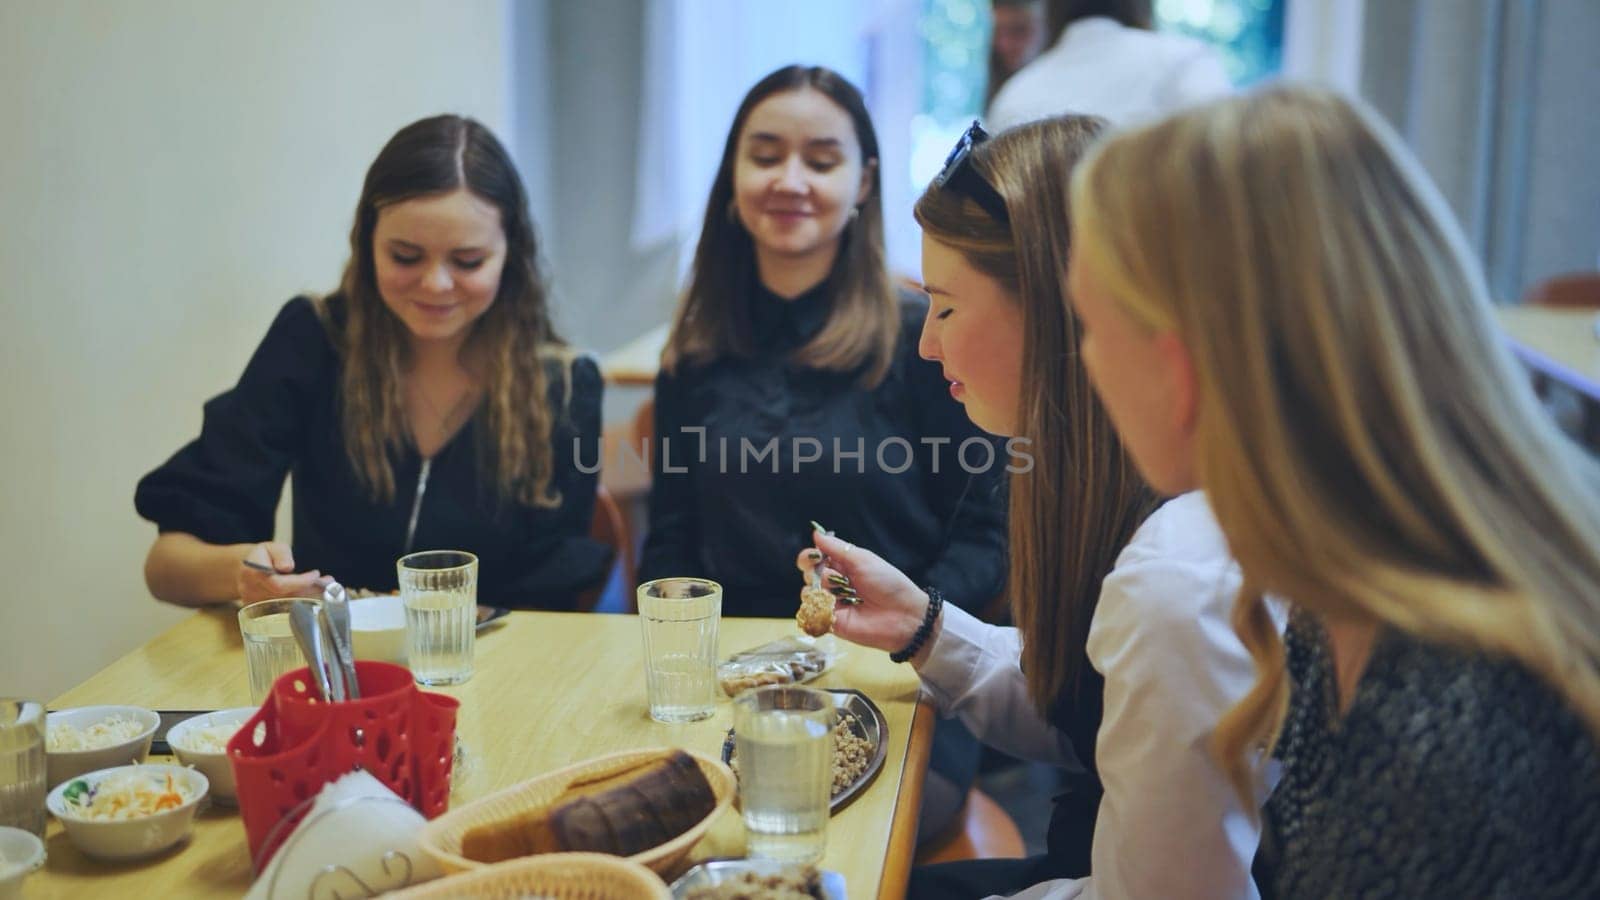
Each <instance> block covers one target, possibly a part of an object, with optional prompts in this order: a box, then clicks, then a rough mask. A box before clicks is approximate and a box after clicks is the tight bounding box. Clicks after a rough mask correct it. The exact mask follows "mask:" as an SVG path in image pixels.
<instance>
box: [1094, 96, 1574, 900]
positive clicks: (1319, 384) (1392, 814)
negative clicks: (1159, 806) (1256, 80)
mask: <svg viewBox="0 0 1600 900" xmlns="http://www.w3.org/2000/svg"><path fill="white" fill-rule="evenodd" d="M1072 213H1073V222H1074V226H1075V227H1076V229H1077V234H1076V235H1075V240H1074V247H1073V259H1072V266H1071V269H1070V278H1071V286H1072V289H1071V296H1072V301H1073V304H1074V305H1075V307H1076V309H1077V312H1078V315H1079V318H1080V319H1081V321H1082V322H1083V325H1084V337H1083V344H1082V353H1083V360H1084V366H1085V367H1086V368H1087V369H1088V371H1089V374H1090V376H1091V378H1092V379H1093V381H1094V384H1095V387H1096V388H1097V389H1098V391H1099V394H1100V396H1101V397H1102V398H1103V400H1104V402H1105V405H1106V408H1107V409H1108V411H1109V413H1110V415H1111V418H1112V420H1113V421H1114V422H1115V423H1116V425H1117V428H1118V430H1119V432H1121V434H1122V436H1123V438H1124V440H1125V441H1126V443H1127V445H1128V448H1129V450H1130V451H1131V453H1132V456H1133V458H1134V460H1135V461H1137V463H1138V465H1139V469H1140V470H1141V471H1142V472H1143V473H1144V474H1145V476H1146V477H1147V478H1148V479H1149V481H1150V483H1151V484H1152V485H1153V486H1155V487H1156V488H1157V489H1159V490H1161V491H1163V492H1167V493H1176V492H1180V491H1187V490H1193V489H1195V488H1203V489H1204V490H1205V492H1206V495H1207V496H1208V497H1209V498H1210V500H1211V503H1212V506H1213V508H1214V509H1215V510H1216V516H1217V521H1218V523H1219V524H1220V525H1221V528H1222V531H1223V533H1224V534H1225V535H1226V536H1227V541H1228V546H1229V547H1230V548H1231V549H1232V551H1233V553H1234V555H1235V556H1236V557H1237V559H1238V560H1239V564H1240V567H1241V569H1242V571H1243V576H1244V586H1243V588H1242V589H1241V590H1240V592H1239V596H1238V601H1237V608H1236V609H1235V612H1234V621H1235V625H1236V627H1237V629H1238V634H1239V636H1240V637H1241V638H1242V639H1243V640H1244V642H1245V644H1246V646H1248V647H1249V648H1250V652H1251V654H1252V656H1254V658H1255V661H1256V668H1257V669H1258V671H1259V681H1258V683H1257V684H1256V686H1255V687H1254V689H1253V690H1252V691H1251V692H1250V694H1249V696H1248V697H1246V698H1245V699H1244V700H1243V701H1242V702H1241V703H1239V704H1238V706H1237V707H1235V708H1234V709H1233V710H1231V711H1230V712H1229V713H1228V715H1227V717H1226V718H1225V719H1224V720H1223V721H1222V723H1221V724H1220V725H1219V727H1218V729H1217V732H1218V733H1217V738H1218V740H1217V752H1218V754H1219V758H1220V762H1221V763H1222V764H1223V765H1226V766H1227V767H1228V768H1229V770H1230V772H1231V774H1232V776H1233V778H1234V780H1235V782H1236V783H1237V784H1238V786H1239V789H1240V791H1242V792H1245V793H1246V794H1248V795H1249V796H1254V795H1255V793H1256V792H1257V791H1258V790H1259V784H1260V782H1261V768H1260V760H1261V759H1262V755H1263V751H1264V750H1266V749H1270V751H1271V753H1272V754H1273V755H1275V756H1276V757H1277V758H1278V763H1279V764H1280V765H1281V767H1282V773H1281V778H1280V779H1279V780H1278V781H1277V785H1276V787H1275V788H1274V790H1273V793H1272V796H1271V799H1270V801H1269V802H1268V803H1267V806H1266V811H1265V820H1266V828H1265V832H1264V837H1263V844H1262V853H1261V858H1260V860H1259V861H1258V869H1259V871H1260V873H1261V876H1262V888H1263V892H1264V893H1268V894H1270V895H1275V896H1281V897H1430V898H1431V897H1518V898H1523V897H1529V898H1532V897H1551V898H1555V897H1563V898H1564V897H1595V896H1600V852H1597V848H1600V742H1597V739H1596V735H1597V734H1600V491H1597V485H1600V470H1597V468H1596V464H1595V462H1594V460H1593V459H1592V458H1590V457H1588V456H1587V455H1586V454H1585V453H1584V452H1583V451H1582V450H1581V449H1580V448H1578V447H1577V446H1575V445H1573V444H1572V443H1571V442H1569V441H1568V440H1567V439H1566V438H1564V437H1563V436H1562V435H1561V434H1560V433H1559V432H1558V431H1557V430H1556V428H1555V426H1554V424H1553V423H1552V422H1551V421H1549V419H1548V417H1547V416H1546V415H1545V414H1544V413H1543V410H1542V409H1541V408H1540V407H1539V404H1538V403H1537V401H1536V400H1535V398H1534V395H1533V392H1532V390H1531V389H1530V387H1529V384H1528V379H1527V376H1526V373H1524V372H1522V371H1520V370H1519V367H1518V366H1517V365H1516V364H1515V362H1514V360H1513V359H1512V357H1511V355H1510V353H1508V352H1507V349H1506V347H1505V343H1504V338H1503V336H1502V335H1501V334H1500V333H1499V331H1498V329H1497V328H1496V327H1495V325H1494V320H1493V318H1492V317H1491V315H1490V304H1489V300H1488V296H1487V292H1486V290H1485V287H1484V284H1483V281H1482V278H1481V277H1480V275H1479V273H1478V269H1477V265H1476V263H1475V262H1474V261H1473V259H1472V257H1471V254H1470V252H1469V250H1468V249H1467V244H1466V241H1465V240H1464V238H1463V236H1462V235H1461V234H1460V231H1459V229H1458V228H1457V227H1456V225H1455V224H1454V223H1453V221H1452V219H1451V217H1450V214H1449V212H1448V209H1447V207H1446V206H1445V204H1444V203H1443V201H1442V200H1441V198H1440V197H1439V196H1438V194H1437V192H1436V191H1435V190H1434V189H1433V188H1432V186H1431V185H1430V184H1429V183H1428V181H1427V179H1426V177H1425V176H1423V175H1422V174H1421V173H1420V171H1419V170H1418V167H1417V165H1416V163H1415V162H1414V161H1413V160H1412V158H1411V157H1410V155H1409V154H1408V153H1407V152H1406V151H1405V150H1404V149H1403V148H1402V147H1401V145H1400V142H1399V140H1398V139H1397V138H1396V137H1395V136H1394V135H1392V134H1391V133H1390V132H1389V130H1388V129H1387V128H1386V127H1385V126H1384V125H1383V124H1382V123H1381V122H1380V121H1378V120H1377V118H1376V117H1375V116H1373V115H1372V114H1370V113H1367V112H1365V111H1363V110H1361V109H1359V108H1358V107H1357V106H1356V105H1355V104H1354V103H1353V102H1352V101H1350V100H1347V99H1344V98H1341V97H1339V96H1337V95H1335V94H1332V93H1329V92H1324V91H1320V90H1315V89H1308V88H1276V89H1271V90H1265V91H1262V92H1259V93H1256V94H1253V95H1251V96H1247V97H1243V98H1239V99H1235V100H1229V101H1223V102H1219V103H1216V104H1213V105H1211V106H1208V107H1201V108H1197V109H1195V110H1194V111H1192V112H1187V113H1183V114H1180V115H1177V116H1174V117H1172V118H1170V119H1167V120H1165V121H1162V122H1159V123H1156V124H1153V125H1150V126H1148V127H1145V128H1141V129H1138V130H1134V131H1129V132H1124V133H1121V134H1119V135H1118V136H1116V137H1114V138H1112V139H1110V140H1108V141H1107V142H1106V143H1105V144H1104V145H1102V146H1101V147H1100V148H1099V149H1098V150H1097V151H1095V152H1093V153H1092V154H1091V155H1090V157H1089V158H1088V159H1087V160H1086V161H1085V162H1084V163H1083V164H1082V165H1081V166H1080V167H1079V171H1078V173H1077V175H1076V177H1075V178H1074V181H1073V186H1072ZM1264 594H1271V595H1273V596H1276V597H1282V598H1285V599H1286V600H1287V601H1289V602H1290V603H1291V604H1292V606H1293V607H1294V613H1293V616H1292V619H1291V623H1290V626H1289V630H1288V634H1287V639H1286V640H1285V639H1283V638H1280V636H1279V632H1278V630H1277V629H1276V628H1275V627H1272V625H1271V621H1270V618H1269V616H1268V615H1267V612H1266V607H1265V606H1264V605H1263V601H1262V597H1263V595H1264Z"/></svg>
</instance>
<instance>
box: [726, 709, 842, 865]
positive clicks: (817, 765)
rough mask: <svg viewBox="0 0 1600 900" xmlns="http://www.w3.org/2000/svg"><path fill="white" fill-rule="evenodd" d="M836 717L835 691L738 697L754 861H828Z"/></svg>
mask: <svg viewBox="0 0 1600 900" xmlns="http://www.w3.org/2000/svg"><path fill="white" fill-rule="evenodd" d="M835 715H836V714H835V712H834V707H833V696H832V695H831V694H829V693H828V692H826V691H819V690H816V689H815V688H808V687H802V686H800V685H794V684H783V685H768V686H766V687H759V688H755V689H753V690H748V691H745V692H744V693H742V694H740V695H739V696H738V697H735V698H734V701H733V733H734V739H735V741H736V744H737V752H738V754H739V808H740V809H741V810H742V811H743V813H744V827H745V832H746V834H747V850H748V851H749V853H750V856H752V857H756V858H761V859H781V860H785V861H788V862H815V861H817V860H819V859H821V858H822V851H823V848H824V847H825V846H826V845H827V828H828V800H829V796H830V794H831V792H832V788H833V724H834V716H835Z"/></svg>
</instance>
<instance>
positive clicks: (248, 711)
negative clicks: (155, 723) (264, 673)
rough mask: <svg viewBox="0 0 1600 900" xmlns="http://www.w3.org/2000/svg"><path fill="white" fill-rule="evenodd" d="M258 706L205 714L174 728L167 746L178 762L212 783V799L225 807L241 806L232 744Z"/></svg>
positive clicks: (169, 733)
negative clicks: (197, 771) (234, 773)
mask: <svg viewBox="0 0 1600 900" xmlns="http://www.w3.org/2000/svg"><path fill="white" fill-rule="evenodd" d="M255 713H256V708H255V707H254V706H241V707H238V708H236V709H222V710H218V711H216V712H210V713H203V714H201V715H198V716H195V717H193V718H190V719H184V720H183V721H182V722H179V723H178V724H176V725H174V726H172V730H171V731H168V732H167V744H168V745H170V746H171V747H172V753H173V755H174V756H176V757H178V762H180V763H183V764H184V765H186V766H193V767H194V768H196V769H199V770H200V774H202V775H204V776H206V780H207V781H209V782H211V799H212V800H214V801H216V802H217V803H218V804H221V805H224V806H233V805H234V804H235V803H237V802H238V793H237V791H236V789H235V788H234V786H233V764H232V763H231V762H229V761H228V740H229V738H232V737H233V735H234V734H235V733H236V732H237V731H238V730H239V727H240V726H242V725H243V724H244V723H245V722H246V721H248V720H249V719H250V717H251V716H253V715H255Z"/></svg>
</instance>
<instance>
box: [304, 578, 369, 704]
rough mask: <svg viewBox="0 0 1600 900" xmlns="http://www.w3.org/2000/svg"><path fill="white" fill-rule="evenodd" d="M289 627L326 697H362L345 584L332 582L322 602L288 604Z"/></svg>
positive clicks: (337, 699)
mask: <svg viewBox="0 0 1600 900" xmlns="http://www.w3.org/2000/svg"><path fill="white" fill-rule="evenodd" d="M289 627H290V629H291V630H292V631H293V632H294V637H295V641H296V642H297V643H298V644H299V645H300V652H301V653H302V654H304V656H305V658H306V667H307V668H309V669H310V670H311V677H312V678H313V679H314V680H315V681H316V683H317V689H318V690H319V691H321V692H322V697H323V699H324V700H326V701H328V702H330V703H340V702H343V701H345V700H356V699H359V698H360V697H361V687H360V684H359V683H358V682H357V680H356V664H355V657H354V655H353V654H352V653H351V647H350V606H349V604H348V603H347V602H346V599H345V593H344V588H343V587H341V586H340V585H339V583H338V582H333V583H331V584H329V585H328V587H327V588H326V589H325V590H324V591H323V593H322V603H320V604H318V603H313V602H312V601H310V600H296V601H295V602H294V605H293V606H291V607H289Z"/></svg>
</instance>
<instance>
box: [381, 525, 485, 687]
mask: <svg viewBox="0 0 1600 900" xmlns="http://www.w3.org/2000/svg"><path fill="white" fill-rule="evenodd" d="M396 567H397V568H398V569H399V574H400V602H401V604H402V605H404V606H405V608H406V659H407V660H408V662H409V664H410V666H411V674H412V675H413V676H415V677H416V679H417V682H418V683H419V684H427V685H437V684H461V683H462V682H464V681H466V680H467V679H469V678H471V677H472V650H473V638H474V637H475V636H476V635H477V629H478V558H477V557H476V556H473V555H472V554H471V553H467V552H466V551H464V550H424V551H423V552H421V553H412V554H408V555H406V556H402V557H400V561H399V562H398V563H396Z"/></svg>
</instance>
